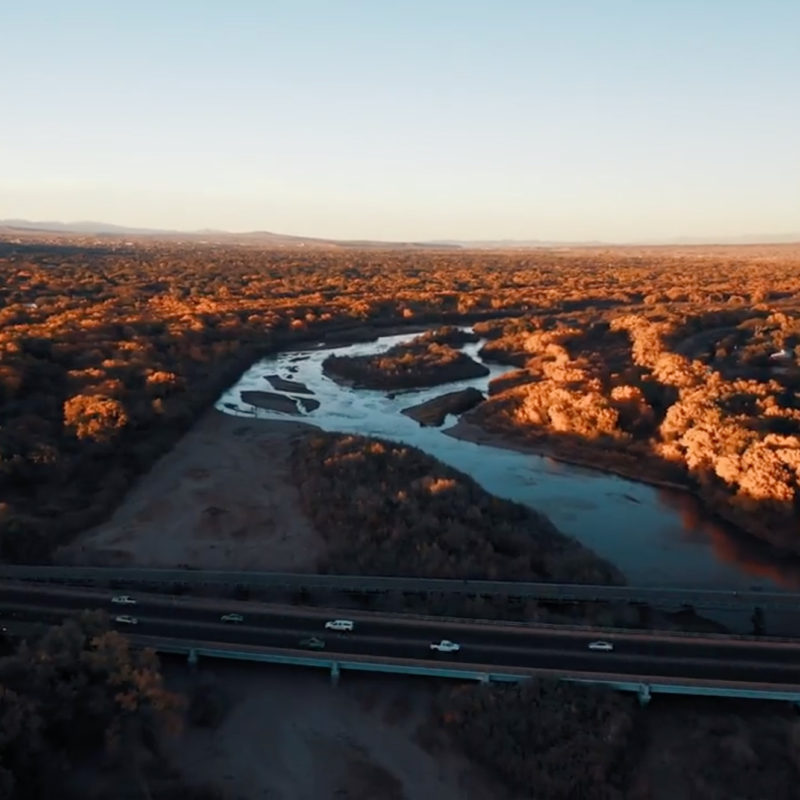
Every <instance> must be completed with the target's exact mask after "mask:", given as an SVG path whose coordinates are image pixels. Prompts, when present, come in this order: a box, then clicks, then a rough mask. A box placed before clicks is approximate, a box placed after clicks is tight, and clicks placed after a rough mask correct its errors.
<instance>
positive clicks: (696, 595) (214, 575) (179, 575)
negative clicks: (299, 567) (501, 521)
mask: <svg viewBox="0 0 800 800" xmlns="http://www.w3.org/2000/svg"><path fill="white" fill-rule="evenodd" d="M0 579H8V580H26V581H31V582H40V583H41V582H51V583H60V584H64V585H70V584H72V585H76V584H84V585H94V586H108V587H111V586H125V587H131V588H141V589H145V590H149V589H162V590H163V589H167V590H169V589H170V588H171V587H174V586H186V587H208V586H213V587H219V586H225V587H230V588H233V587H241V588H246V589H252V590H265V589H281V590H290V591H300V590H305V591H310V592H313V591H323V592H369V593H386V592H398V593H424V594H445V595H450V594H460V595H470V596H505V597H519V598H534V599H537V600H542V601H552V602H591V601H599V602H610V603H646V604H648V605H650V606H652V607H655V608H663V609H678V608H681V607H682V606H685V605H692V606H694V607H695V608H702V609H737V608H738V609H742V608H744V609H749V611H752V609H753V608H754V607H755V606H760V607H761V608H764V609H775V610H783V611H800V594H797V593H790V592H774V591H761V590H759V589H758V588H757V587H756V588H754V589H753V590H751V591H732V590H727V589H693V588H680V587H647V586H595V585H588V584H562V583H542V582H536V583H534V582H525V581H484V580H453V579H438V578H397V577H380V576H372V575H319V574H303V573H287V572H234V571H230V570H194V569H140V568H129V567H54V566H22V565H10V564H2V565H0Z"/></svg>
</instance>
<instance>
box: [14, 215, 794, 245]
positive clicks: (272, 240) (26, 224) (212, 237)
mask: <svg viewBox="0 0 800 800" xmlns="http://www.w3.org/2000/svg"><path fill="white" fill-rule="evenodd" d="M14 231H18V232H26V233H33V232H42V233H62V234H72V235H83V236H130V237H148V238H152V239H165V240H170V241H187V242H189V241H191V242H197V243H209V244H214V243H218V244H255V245H263V246H271V247H385V248H411V249H415V248H428V247H434V248H441V249H470V248H475V249H482V250H507V249H530V248H538V247H610V246H612V245H631V246H637V245H641V246H644V245H692V244H708V245H713V244H723V245H724V244H789V243H794V242H798V243H800V232H798V233H787V234H763V235H752V234H746V235H741V236H719V237H713V236H705V237H701V236H692V237H679V238H674V239H662V240H651V241H638V242H603V241H556V240H543V239H476V240H469V239H439V240H433V241H422V242H384V241H374V240H370V239H323V238H318V237H313V236H289V235H286V234H281V233H271V232H270V231H249V232H244V233H232V232H230V231H219V230H212V229H203V230H198V231H176V230H162V229H159V228H133V227H128V226H125V225H113V224H111V223H108V222H91V221H81V222H53V221H45V222H32V221H30V220H27V219H5V220H0V232H5V233H7V234H9V233H13V232H14Z"/></svg>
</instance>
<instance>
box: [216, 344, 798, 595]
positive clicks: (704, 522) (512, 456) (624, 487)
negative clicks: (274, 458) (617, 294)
mask: <svg viewBox="0 0 800 800" xmlns="http://www.w3.org/2000/svg"><path fill="white" fill-rule="evenodd" d="M467 330H468V329H467ZM416 335H418V333H416V332H415V333H403V334H399V335H391V336H383V337H381V338H379V339H378V340H377V341H374V342H367V343H358V344H350V345H345V346H341V347H325V346H323V345H317V346H312V347H309V348H307V349H303V350H291V351H285V352H281V353H278V354H276V355H273V356H270V357H268V358H265V359H261V360H259V361H257V362H256V363H255V364H253V365H252V366H251V367H250V368H249V369H248V370H247V371H246V372H245V373H244V374H243V375H242V376H241V378H240V379H239V380H238V381H237V382H236V383H235V384H234V385H233V386H232V387H230V388H229V389H228V390H226V391H225V392H224V393H223V395H222V396H221V397H220V398H219V400H218V401H217V403H216V408H217V409H218V410H219V411H222V412H224V413H226V414H232V415H235V416H240V417H246V418H250V419H253V418H256V419H270V420H302V421H303V422H306V423H308V424H311V425H316V426H317V427H319V428H321V429H322V430H325V431H329V432H337V433H356V434H361V435H364V436H376V437H381V438H384V439H390V440H392V441H395V442H403V443H405V444H408V445H412V446H413V447H418V448H420V449H421V450H423V451H425V452H426V453H428V454H430V455H431V456H433V457H435V458H437V459H439V460H440V461H442V462H444V463H446V464H448V465H450V466H452V467H455V468H456V469H458V470H460V471H461V472H464V473H466V474H468V475H470V476H472V477H473V478H474V479H475V480H476V481H477V482H478V483H479V484H481V486H483V487H484V488H485V489H486V490H487V491H489V492H491V493H492V494H494V495H497V496H498V497H503V498H507V499H509V500H514V501H516V502H519V503H523V504H525V505H527V506H529V507H531V508H534V509H536V510H537V511H540V512H542V513H544V514H546V515H547V516H548V517H549V518H550V519H551V520H552V521H553V523H554V524H555V525H556V526H557V527H558V528H560V529H561V530H562V531H564V532H565V533H567V534H569V535H571V536H573V537H575V538H576V539H578V540H579V541H580V542H582V543H583V544H584V545H586V546H587V547H589V548H591V549H592V550H593V551H594V552H595V553H597V554H598V555H599V556H602V557H603V558H605V559H607V560H608V561H610V562H612V563H613V564H615V565H616V566H617V567H618V568H619V569H620V570H622V572H623V573H624V574H625V576H626V578H627V580H628V582H629V583H630V584H632V585H639V586H673V587H687V588H688V587H691V588H709V589H711V588H713V589H736V590H742V589H752V588H756V587H758V588H764V589H770V590H781V589H783V590H787V589H788V590H797V589H798V588H800V564H798V563H797V561H795V560H788V559H783V558H780V557H779V556H777V555H776V554H774V553H773V552H772V551H770V549H769V548H768V547H766V546H761V545H759V544H757V543H755V542H753V541H751V540H750V539H748V538H747V537H744V536H743V535H741V534H739V533H738V532H737V531H735V530H733V529H732V528H731V527H730V526H727V525H726V524H724V523H722V522H720V521H719V520H717V519H715V518H713V517H712V516H711V515H709V514H708V513H707V512H705V511H704V510H703V508H702V506H701V504H700V503H699V501H697V500H696V499H694V498H693V497H691V496H690V495H689V494H687V493H685V492H679V491H675V490H671V489H670V490H668V489H663V488H658V487H654V486H650V485H647V484H642V483H636V482H635V481H630V480H626V479H624V478H621V477H618V476H616V475H611V474H607V473H603V472H601V471H597V470H591V469H586V468H584V467H577V466H573V465H570V464H566V463H563V462H559V461H555V460H553V459H551V458H548V457H546V456H539V455H535V454H533V453H525V452H518V451H514V450H508V449H503V448H500V447H495V446H491V445H489V444H483V443H482V444H476V443H473V442H469V441H462V440H459V439H456V438H454V437H453V436H448V435H447V434H446V433H445V431H446V430H447V428H448V427H450V426H452V425H453V423H454V422H456V418H455V417H453V416H449V417H448V419H447V420H446V422H445V424H444V425H443V426H442V427H441V428H433V427H423V426H421V425H420V424H419V423H417V422H415V421H414V420H412V419H410V418H409V417H407V416H405V415H403V414H401V413H400V412H401V410H402V409H404V408H407V407H409V406H412V405H416V404H418V403H421V402H423V401H425V400H429V399H431V398H434V397H438V396H439V395H441V394H444V393H445V392H452V391H456V390H459V389H464V388H467V387H475V388H476V389H479V390H480V391H482V392H483V393H484V394H487V387H488V384H489V381H490V380H491V379H492V378H494V377H497V376H498V375H501V374H503V373H504V372H507V371H508V370H509V367H506V366H501V365H497V364H493V363H491V362H484V361H483V359H481V357H480V355H479V354H478V351H479V350H480V348H481V346H482V345H483V343H484V342H483V340H481V341H479V342H476V343H469V344H466V345H464V346H463V347H462V348H461V349H462V350H463V352H465V353H466V354H468V355H469V356H471V357H472V358H474V359H475V360H476V361H478V362H480V363H484V364H485V366H486V367H487V368H488V369H489V375H487V376H484V377H481V378H473V379H470V380H464V381H455V382H452V383H446V384H440V385H438V386H435V387H431V388H425V389H419V390H410V391H402V392H386V391H384V390H368V389H355V388H352V387H349V386H344V385H342V384H340V383H337V382H336V381H334V380H332V379H331V378H329V377H328V376H327V375H325V374H324V373H323V371H322V362H323V361H324V360H325V358H327V357H328V356H329V355H331V354H335V355H338V356H343V355H347V356H354V355H368V354H374V353H380V352H383V351H385V350H388V349H389V348H390V347H392V346H393V345H395V344H398V343H401V342H406V341H409V340H410V339H412V338H414V336H416ZM274 375H277V376H279V377H280V378H282V379H284V380H289V381H295V382H300V383H302V384H304V385H305V386H306V387H307V388H308V389H309V390H310V391H311V392H313V395H308V396H309V397H313V399H314V400H316V401H318V402H319V404H320V405H319V407H318V408H314V409H313V410H310V411H307V410H304V409H303V407H302V406H300V407H299V409H298V411H299V413H300V416H297V415H294V414H288V413H284V412H281V411H274V410H268V409H264V408H259V407H256V406H254V405H250V404H248V403H246V402H244V401H243V400H242V392H243V391H244V392H246V391H260V392H264V391H270V392H274V393H277V394H286V395H287V396H297V393H296V392H293V391H286V392H280V391H278V390H276V389H275V388H274V387H273V386H271V385H270V383H269V382H268V381H267V376H274ZM311 405H313V404H311Z"/></svg>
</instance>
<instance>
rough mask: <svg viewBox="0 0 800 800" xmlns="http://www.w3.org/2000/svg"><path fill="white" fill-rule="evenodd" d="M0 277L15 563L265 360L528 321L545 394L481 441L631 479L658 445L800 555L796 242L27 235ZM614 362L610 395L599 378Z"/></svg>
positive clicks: (4, 468)
mask: <svg viewBox="0 0 800 800" xmlns="http://www.w3.org/2000/svg"><path fill="white" fill-rule="evenodd" d="M0 275H1V276H2V281H0V557H3V558H6V559H14V560H20V561H42V560H46V559H47V558H48V556H49V554H50V552H51V551H52V549H53V547H54V546H56V545H58V544H61V543H64V542H65V541H68V540H69V539H70V537H72V536H73V535H74V534H75V533H76V532H78V531H80V530H82V529H85V528H86V527H88V526H90V525H92V524H96V523H97V522H99V521H100V520H101V519H102V518H103V517H104V516H106V515H107V514H108V513H109V512H110V510H111V509H112V508H113V507H114V506H115V505H116V503H117V502H118V501H119V500H120V498H121V497H122V495H123V494H124V492H125V490H126V488H127V487H128V486H129V485H130V483H131V480H132V478H133V477H135V476H136V475H137V474H139V473H141V472H142V471H143V470H146V469H147V468H149V466H150V465H151V464H152V463H153V461H154V460H155V459H156V458H157V457H158V456H160V455H161V454H162V453H164V452H165V451H166V450H167V449H169V448H170V447H171V446H172V445H173V444H174V442H175V441H176V440H177V438H178V437H179V436H180V435H181V434H182V433H183V432H184V431H185V430H186V429H187V428H188V427H189V426H190V425H191V424H192V422H193V421H194V420H195V419H196V418H197V416H198V415H199V413H201V411H203V410H204V409H206V408H208V407H209V405H210V404H211V403H212V402H213V400H214V399H215V398H216V397H217V396H218V394H219V393H220V391H221V390H222V389H223V388H225V386H227V385H229V384H230V383H232V382H233V381H234V380H235V378H236V377H237V376H238V375H239V374H240V373H241V372H242V371H243V369H244V368H245V367H246V366H248V365H249V364H250V363H251V362H252V361H253V360H254V359H255V358H256V357H258V356H260V355H264V354H266V353H268V352H271V351H273V350H274V349H276V348H279V347H283V346H285V345H287V344H290V343H292V342H297V341H298V340H300V339H303V340H306V341H308V340H318V339H329V340H331V341H333V340H337V339H338V341H342V339H343V337H344V338H345V339H346V338H347V337H348V336H353V335H357V336H362V335H365V334H364V331H363V330H362V332H361V333H358V332H357V329H358V328H362V329H363V328H368V330H369V335H374V334H375V333H376V332H377V331H378V330H379V329H380V326H389V325H398V324H409V325H414V324H416V325H419V324H423V323H425V324H429V323H433V322H438V323H442V322H450V323H453V322H466V321H476V320H481V319H488V318H492V317H498V316H503V315H505V316H506V317H509V316H512V315H523V314H524V315H525V318H524V319H523V320H521V321H514V322H512V323H511V327H512V328H513V327H514V326H517V325H519V326H521V327H520V328H519V329H518V331H517V333H513V332H512V331H511V330H510V329H508V328H507V327H505V326H503V327H501V328H499V329H494V330H497V331H498V336H497V337H496V338H497V339H498V340H506V341H499V342H494V343H493V344H494V345H496V350H495V352H496V354H497V355H502V354H503V353H512V351H513V354H512V357H511V358H510V359H509V360H510V361H511V363H516V364H517V365H519V366H520V367H521V369H522V371H523V379H524V377H525V376H526V375H533V376H535V377H536V378H537V380H536V381H535V382H534V383H530V382H529V383H528V384H526V385H524V386H523V385H519V386H518V387H517V389H516V391H517V394H515V393H514V391H515V389H514V388H513V387H512V388H511V389H509V391H510V392H511V394H508V395H507V396H503V395H504V393H503V392H499V393H498V394H497V396H496V397H495V398H493V400H492V401H491V402H490V403H489V404H487V405H486V406H484V407H482V408H480V409H479V410H478V413H479V414H480V415H481V417H480V421H481V424H486V425H487V426H492V425H496V426H500V427H503V428H508V427H509V426H510V427H511V428H512V429H513V430H512V432H513V434H514V435H518V434H519V432H520V431H521V430H524V431H525V432H526V433H528V434H529V433H535V434H536V435H538V434H539V433H541V432H550V431H551V428H552V429H553V430H552V432H553V433H554V434H557V435H558V437H561V438H564V439H565V440H567V441H566V442H565V445H564V446H565V448H566V447H567V445H568V446H569V447H577V446H580V448H581V453H582V454H585V455H586V457H587V458H589V459H590V460H592V461H595V462H598V463H603V464H605V463H606V461H604V459H605V458H606V456H604V455H602V453H605V452H607V451H608V450H609V449H610V450H611V451H613V452H614V453H617V454H619V458H620V459H622V462H624V459H625V458H630V457H631V453H630V452H629V449H630V448H632V447H633V445H634V444H635V443H636V442H638V443H639V444H638V445H637V446H638V447H640V448H644V449H645V451H646V452H647V454H648V456H649V457H648V464H649V465H650V467H649V469H651V470H652V471H653V474H654V475H657V476H662V475H667V476H668V477H669V479H670V480H681V479H682V476H684V475H685V476H686V479H687V480H691V481H692V485H693V486H694V487H695V488H696V489H697V491H699V492H700V493H701V494H702V495H703V496H704V497H705V498H706V499H707V501H708V502H709V503H710V504H712V505H713V506H714V507H715V508H717V509H718V510H719V511H720V513H724V514H726V515H728V516H729V517H731V518H733V519H735V520H736V521H737V522H739V523H740V524H741V525H743V526H745V527H747V528H748V529H749V530H751V531H753V532H755V533H757V534H760V535H763V536H766V537H768V538H770V539H771V540H772V541H774V542H776V543H779V544H782V545H784V546H787V547H794V546H795V544H796V540H798V537H796V535H795V534H796V530H795V527H796V525H795V524H794V523H793V522H792V520H796V518H797V515H796V514H794V515H793V512H794V509H795V502H796V492H795V488H796V477H797V471H796V463H797V462H796V461H795V460H794V459H795V454H796V452H797V448H796V441H797V439H796V435H795V434H794V433H793V431H794V430H795V425H796V418H795V415H796V413H797V409H796V408H795V405H794V404H795V394H794V388H793V386H794V384H793V383H792V381H793V380H794V371H793V365H792V363H789V362H787V363H786V364H783V365H781V366H780V369H784V370H785V371H784V372H780V371H778V369H776V368H775V366H774V364H773V360H769V361H765V359H768V358H769V356H771V355H773V353H769V352H768V351H769V348H771V347H773V346H775V347H779V348H782V349H786V350H787V351H789V352H794V350H793V348H796V347H797V344H798V342H797V341H796V339H795V338H794V337H795V334H794V333H793V331H794V325H795V323H794V320H795V318H796V301H795V299H794V298H795V297H796V292H797V290H798V289H799V288H800V252H798V249H797V248H796V247H792V246H784V247H781V246H771V247H741V248H723V247H720V248H716V249H715V248H682V249H681V248H650V249H643V248H638V249H637V248H620V249H578V248H576V249H573V250H542V251H520V252H506V253H492V252H466V251H422V250H414V251H386V250H381V251H377V250H376V251H372V250H341V249H340V250H333V251H329V252H328V251H320V250H315V251H308V252H305V251H299V250H282V251H265V250H259V249H257V248H252V247H246V246H233V245H231V246H225V247H218V246H210V245H209V246H199V245H193V246H189V245H180V244H170V243H167V242H154V241H148V240H142V241H139V242H136V243H133V244H128V243H124V242H122V241H121V240H118V239H114V238H113V237H109V238H108V239H107V240H105V241H102V242H99V243H98V241H96V240H95V241H93V242H92V243H84V244H80V245H72V244H70V243H69V242H64V243H61V244H58V243H56V242H54V241H53V242H50V243H41V244H37V243H35V242H31V241H28V242H27V243H25V242H17V243H14V242H11V241H8V240H6V241H5V242H3V241H0ZM740 326H744V327H742V328H740ZM714 328H725V329H726V330H727V333H726V334H725V336H724V337H722V338H720V339H715V340H713V342H711V343H710V344H705V343H704V347H705V350H703V351H702V352H695V351H694V349H693V348H694V347H695V345H698V346H699V342H704V340H703V338H702V336H701V337H700V338H692V337H693V336H694V335H695V334H697V333H705V332H706V331H708V330H709V329H714ZM562 329H563V330H562ZM565 330H569V331H573V330H576V331H578V332H577V333H572V332H570V333H565V332H564V331H565ZM559 331H561V332H559ZM354 332H355V333H354ZM509 335H510V336H512V338H513V337H514V336H517V337H518V338H517V339H514V341H508V336H509ZM531 336H532V337H533V338H532V339H530V341H529V340H528V338H527V337H531ZM537 337H538V338H537ZM554 337H555V338H554ZM759 337H760V338H759ZM687 339H688V340H689V341H688V342H687V341H686V340H687ZM589 341H592V342H594V345H595V347H594V349H592V348H589V346H588V342H589ZM626 342H627V344H626ZM739 342H741V344H738V343H739ZM742 344H743V345H744V346H742ZM431 346H433V345H432V344H431ZM436 346H437V347H443V348H448V347H450V345H448V344H447V343H442V344H440V345H439V344H437V345H436ZM712 346H713V349H714V352H713V357H712V355H711V354H710V353H709V351H710V349H711V348H712ZM559 348H560V349H559ZM626 348H627V355H626ZM684 349H685V351H686V354H683V350H684ZM589 350H591V353H594V355H590V354H589V355H587V353H588V352H589ZM776 352H777V351H776ZM548 353H550V354H551V355H552V357H551V355H547V354H548ZM795 355H796V354H795ZM528 356H532V357H533V363H530V364H529V363H528ZM520 359H521V360H520ZM606 360H607V361H608V366H609V368H610V369H611V373H612V374H611V376H610V380H609V381H608V382H607V383H606V384H604V383H603V380H602V376H599V375H596V374H595V373H596V372H597V371H598V370H600V369H601V365H600V362H603V363H605V361H606ZM615 360H616V361H618V362H619V365H618V366H615ZM539 362H541V363H539ZM576 362H577V363H576ZM628 363H631V364H632V366H631V367H630V368H628V367H627V366H625V365H626V364H628ZM756 369H758V370H760V372H754V370H756ZM742 370H744V372H742ZM614 373H617V375H616V377H614ZM542 377H543V378H544V380H541V378H542ZM515 379H519V376H516V378H515ZM551 390H552V392H554V394H553V397H552V398H551V397H550V394H549V393H550V392H551ZM556 390H557V391H556ZM543 405H544V406H547V407H548V409H549V408H550V407H552V409H553V413H552V414H551V413H550V410H547V414H546V419H545V417H544V416H542V414H541V413H540V409H541V408H542V406H543ZM598 442H600V443H602V445H603V450H602V452H601V449H600V448H599V447H597V444H598ZM629 442H630V445H629V444H628V443H629ZM587 448H588V449H587ZM632 452H633V454H634V455H633V457H635V454H636V453H637V451H636V449H635V448H634V449H633V451H632ZM615 458H616V456H615ZM612 461H613V460H611V461H608V464H609V465H610V466H613V463H612ZM622 462H621V463H622ZM622 466H623V468H624V467H625V464H624V463H622Z"/></svg>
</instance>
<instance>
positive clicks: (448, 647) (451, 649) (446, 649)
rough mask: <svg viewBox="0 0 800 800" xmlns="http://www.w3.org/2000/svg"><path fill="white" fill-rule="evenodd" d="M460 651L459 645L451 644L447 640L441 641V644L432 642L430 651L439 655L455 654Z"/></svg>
mask: <svg viewBox="0 0 800 800" xmlns="http://www.w3.org/2000/svg"><path fill="white" fill-rule="evenodd" d="M460 649H461V645H460V644H457V643H456V642H451V641H449V640H448V639H442V641H441V642H433V644H431V650H438V651H439V652H440V653H457V652H458V651H459V650H460Z"/></svg>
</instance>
